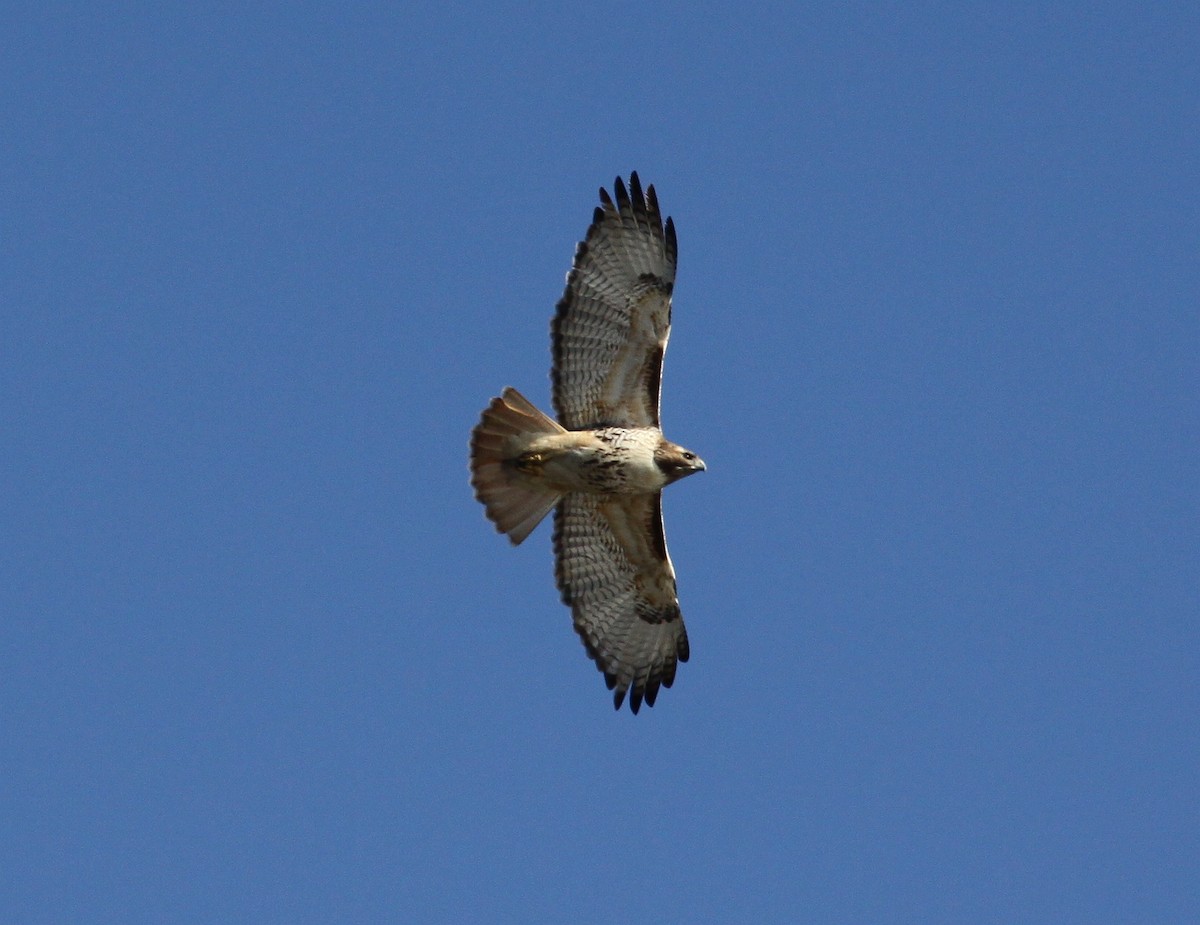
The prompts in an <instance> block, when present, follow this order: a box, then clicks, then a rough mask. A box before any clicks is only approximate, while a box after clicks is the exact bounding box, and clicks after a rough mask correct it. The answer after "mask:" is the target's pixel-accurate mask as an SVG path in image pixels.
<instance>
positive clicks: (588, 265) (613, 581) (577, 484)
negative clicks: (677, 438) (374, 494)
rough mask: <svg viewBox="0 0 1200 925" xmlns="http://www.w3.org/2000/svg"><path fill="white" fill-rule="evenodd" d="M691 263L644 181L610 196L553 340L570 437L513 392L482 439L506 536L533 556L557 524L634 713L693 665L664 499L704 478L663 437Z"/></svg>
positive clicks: (478, 435) (618, 685)
mask: <svg viewBox="0 0 1200 925" xmlns="http://www.w3.org/2000/svg"><path fill="white" fill-rule="evenodd" d="M675 260H676V244H675V225H674V223H672V221H671V219H670V218H668V219H667V220H666V224H665V226H664V224H663V220H662V214H661V213H660V212H659V209H658V197H657V196H656V195H655V193H654V187H653V186H650V187H647V188H646V190H645V193H644V194H643V192H642V185H641V182H640V181H639V180H638V175H637V174H636V173H634V174H631V175H630V177H629V187H628V189H626V186H625V183H624V182H623V181H622V180H621V178H620V177H617V179H616V182H615V184H614V186H613V196H612V197H610V196H609V195H608V193H607V192H606V191H605V190H603V189H601V190H600V205H599V206H598V207H597V208H596V210H595V213H594V215H593V217H592V225H591V227H590V228H588V230H587V236H586V238H585V239H584V240H583V241H582V242H581V243H580V244H579V245H578V247H577V248H576V250H575V261H574V265H573V266H572V268H571V271H570V272H569V273H568V274H567V286H566V291H565V292H564V293H563V297H562V299H561V300H560V301H559V303H558V307H557V310H556V312H555V316H554V320H553V322H552V324H551V340H552V347H553V353H554V364H553V368H552V369H551V378H552V380H553V386H554V389H553V391H554V409H555V411H556V412H557V414H558V420H557V422H556V421H554V420H552V419H551V418H550V417H548V416H547V415H545V414H543V413H542V412H541V411H539V410H538V409H537V408H536V407H534V406H533V404H531V403H530V402H529V401H528V400H527V399H525V397H524V396H522V395H521V394H520V393H519V392H518V391H517V390H516V389H513V388H506V389H505V390H504V392H503V393H502V394H501V395H500V397H499V398H494V399H492V402H491V404H490V405H489V406H488V407H487V408H486V409H485V410H484V412H483V416H482V419H481V420H480V422H479V424H478V425H477V426H476V427H475V429H474V431H472V433H471V485H472V486H473V487H474V489H475V497H476V498H478V499H479V500H480V501H481V502H482V503H483V505H484V509H485V511H486V513H487V516H488V518H489V519H490V520H491V521H492V522H493V523H495V525H496V529H497V530H498V531H499V532H501V533H505V534H507V535H508V538H509V539H510V540H511V541H512V542H513V544H514V545H515V544H518V543H520V542H521V541H522V540H524V539H525V538H526V537H527V536H529V534H530V532H531V531H532V530H533V528H534V527H536V526H537V525H538V523H540V522H541V520H542V518H543V517H545V516H546V514H547V513H549V512H550V509H551V508H553V509H554V550H555V556H556V560H557V561H556V567H555V574H556V577H557V579H558V588H559V591H560V592H561V594H562V599H563V602H564V603H565V604H567V605H569V606H570V608H571V613H572V615H573V617H574V622H575V629H576V631H577V632H578V633H579V636H580V638H581V639H582V640H583V644H584V646H585V647H586V648H587V653H588V655H589V656H590V657H591V658H592V659H593V660H594V661H595V662H596V667H597V668H599V669H600V671H602V672H603V673H604V680H605V682H606V683H607V684H608V687H609V690H611V691H613V705H614V707H615V708H616V709H618V710H619V709H620V708H621V704H622V703H623V702H624V700H625V695H626V693H628V694H629V706H630V709H631V710H632V711H633V712H634V713H637V711H638V708H639V707H641V705H642V703H643V701H644V702H645V703H646V704H647V705H649V706H653V705H654V701H655V698H656V697H657V696H658V691H659V688H660V686H661V687H670V686H671V684H672V682H673V681H674V680H675V669H676V666H677V664H678V663H679V662H686V661H687V660H688V638H687V631H686V630H685V629H684V626H683V615H682V614H681V613H680V610H679V600H678V598H677V597H676V591H675V569H674V568H673V567H672V565H671V557H670V556H669V555H668V554H667V542H666V537H665V536H664V533H663V522H662V489H663V488H664V487H665V486H667V485H669V484H671V483H672V482H675V481H678V480H679V479H681V478H683V477H685V476H688V475H691V474H692V473H694V472H700V471H702V470H703V469H704V462H703V460H701V459H700V458H699V457H698V456H697V455H696V454H695V453H692V452H691V451H689V450H686V449H684V448H683V447H681V446H679V445H678V444H675V443H671V442H670V441H668V440H666V439H664V437H663V435H662V430H661V429H660V425H659V397H660V386H661V383H662V364H663V352H664V351H665V350H666V347H667V337H668V335H669V334H670V330H671V290H672V287H673V286H674V283H675Z"/></svg>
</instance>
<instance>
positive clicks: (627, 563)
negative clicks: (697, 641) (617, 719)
mask: <svg viewBox="0 0 1200 925" xmlns="http://www.w3.org/2000/svg"><path fill="white" fill-rule="evenodd" d="M554 550H555V554H556V556H557V566H556V569H555V571H556V574H557V577H558V589H559V591H561V592H562V598H563V601H564V603H566V604H569V605H570V607H571V613H572V614H573V616H574V618H575V630H576V632H578V633H579V636H580V638H582V639H583V644H584V646H586V647H587V652H588V655H589V656H590V657H591V658H592V659H594V660H595V662H596V667H598V668H599V669H600V670H601V671H602V672H604V680H605V682H606V683H607V684H608V687H609V690H611V691H613V704H614V705H615V706H616V708H617V709H618V710H619V709H620V708H621V703H622V702H623V701H624V699H625V693H626V691H630V694H629V707H630V709H632V710H633V712H634V713H637V711H638V708H639V707H641V705H642V701H643V699H644V700H645V701H646V703H647V704H648V705H650V706H654V701H655V698H657V697H658V689H659V686H660V685H661V686H662V687H670V686H671V684H672V683H673V682H674V680H675V668H676V666H677V664H678V663H679V662H686V661H687V660H688V638H687V630H686V629H684V626H683V614H682V613H680V611H679V601H678V599H677V598H676V596H675V570H674V569H673V568H672V567H671V558H670V556H668V555H667V542H666V538H665V536H664V535H663V525H662V501H661V494H654V495H625V496H608V497H604V496H600V495H589V494H583V493H574V494H569V495H566V496H565V497H564V498H563V499H562V501H560V502H559V504H558V508H557V509H556V510H555V513H554Z"/></svg>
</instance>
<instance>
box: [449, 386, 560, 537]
mask: <svg viewBox="0 0 1200 925" xmlns="http://www.w3.org/2000/svg"><path fill="white" fill-rule="evenodd" d="M564 432H565V428H563V427H561V426H559V424H558V423H557V422H556V421H555V420H553V419H552V418H550V417H547V416H546V415H545V414H543V413H542V412H541V411H539V410H538V409H537V408H536V407H534V405H533V404H532V403H531V402H530V401H529V400H528V399H526V398H525V396H523V395H522V394H521V393H520V392H518V391H517V390H516V389H513V388H506V389H505V390H504V391H503V392H502V393H501V395H500V397H499V398H493V399H492V403H491V404H490V405H488V406H487V408H485V409H484V412H483V416H482V417H481V418H480V421H479V424H478V425H476V427H475V429H474V430H473V431H471V485H472V487H473V488H474V489H475V497H476V498H478V499H479V500H480V501H481V502H482V503H483V506H484V510H485V511H486V513H487V516H488V519H489V520H490V521H492V523H494V524H495V525H496V529H497V530H498V531H499V532H501V533H506V534H508V538H509V539H510V540H511V541H512V544H513V545H514V546H516V545H518V544H520V543H521V541H522V540H524V539H525V537H527V536H529V534H530V533H532V532H533V528H534V527H536V526H537V525H538V524H539V523H541V521H542V518H543V517H545V516H546V515H547V514H548V513H549V512H550V510H551V509H552V508H553V507H554V505H555V504H557V503H558V499H559V498H560V497H561V495H559V493H558V492H556V491H554V490H553V489H549V488H546V487H545V486H544V485H541V484H539V483H538V482H537V481H535V480H533V479H532V478H530V477H529V476H528V475H526V474H525V473H523V472H521V471H520V470H519V469H517V468H516V466H515V465H514V461H515V460H516V459H517V457H519V456H520V455H521V453H523V452H524V451H525V449H526V448H527V447H528V446H529V444H530V443H531V442H532V441H533V440H535V439H536V438H537V437H541V436H544V435H546V434H561V433H564Z"/></svg>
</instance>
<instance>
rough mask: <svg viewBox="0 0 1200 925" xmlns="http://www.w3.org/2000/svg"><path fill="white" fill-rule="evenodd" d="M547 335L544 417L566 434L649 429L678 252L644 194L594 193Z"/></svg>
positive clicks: (635, 182)
mask: <svg viewBox="0 0 1200 925" xmlns="http://www.w3.org/2000/svg"><path fill="white" fill-rule="evenodd" d="M600 201H601V205H599V206H597V208H596V211H595V214H594V215H593V218H592V224H591V227H590V228H588V231H587V236H586V237H585V238H584V240H583V241H582V242H581V243H580V244H579V245H578V247H577V248H576V250H575V261H574V265H573V266H572V268H571V271H570V272H569V273H568V274H567V285H566V290H565V291H564V293H563V296H562V299H561V300H560V301H559V303H558V308H557V311H556V313H555V317H554V322H553V324H552V327H551V340H552V345H553V352H554V367H553V370H552V374H551V375H552V378H553V381H554V408H555V411H556V412H557V413H558V419H559V423H561V424H562V425H563V426H564V427H567V428H570V429H572V430H576V429H580V428H590V427H601V426H605V425H615V426H620V427H659V426H660V424H659V401H660V393H661V384H662V363H663V354H664V352H665V351H666V348H667V339H668V337H669V336H670V331H671V293H672V290H673V288H674V285H675V265H676V260H677V252H678V247H677V245H676V242H675V225H674V223H673V222H672V221H671V219H670V218H668V219H667V220H666V224H665V226H664V224H663V220H662V214H661V212H660V211H659V208H658V197H657V195H656V194H655V192H654V187H653V186H650V187H648V188H647V190H646V191H645V193H643V192H642V185H641V181H640V180H639V179H638V175H637V174H636V173H633V174H631V175H630V178H629V188H628V189H626V187H625V184H624V182H623V181H622V180H621V178H620V177H618V178H617V179H616V182H615V183H614V184H613V197H610V196H609V195H608V193H607V192H606V191H605V190H603V189H601V190H600Z"/></svg>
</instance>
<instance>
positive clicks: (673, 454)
mask: <svg viewBox="0 0 1200 925" xmlns="http://www.w3.org/2000/svg"><path fill="white" fill-rule="evenodd" d="M654 462H655V464H656V465H657V466H658V468H659V469H660V470H662V474H663V475H664V476H666V479H667V484H668V485H670V484H671V483H672V482H678V481H679V480H680V479H681V478H683V477H684V476H687V475H691V474H692V473H693V472H702V471H704V460H703V459H701V458H700V457H699V456H697V455H696V454H695V453H693V452H692V451H691V450H685V449H684V448H683V447H681V446H680V445H679V444H678V443H672V442H671V441H670V440H663V441H662V442H660V443H659V445H658V448H657V449H656V450H655V451H654Z"/></svg>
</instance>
